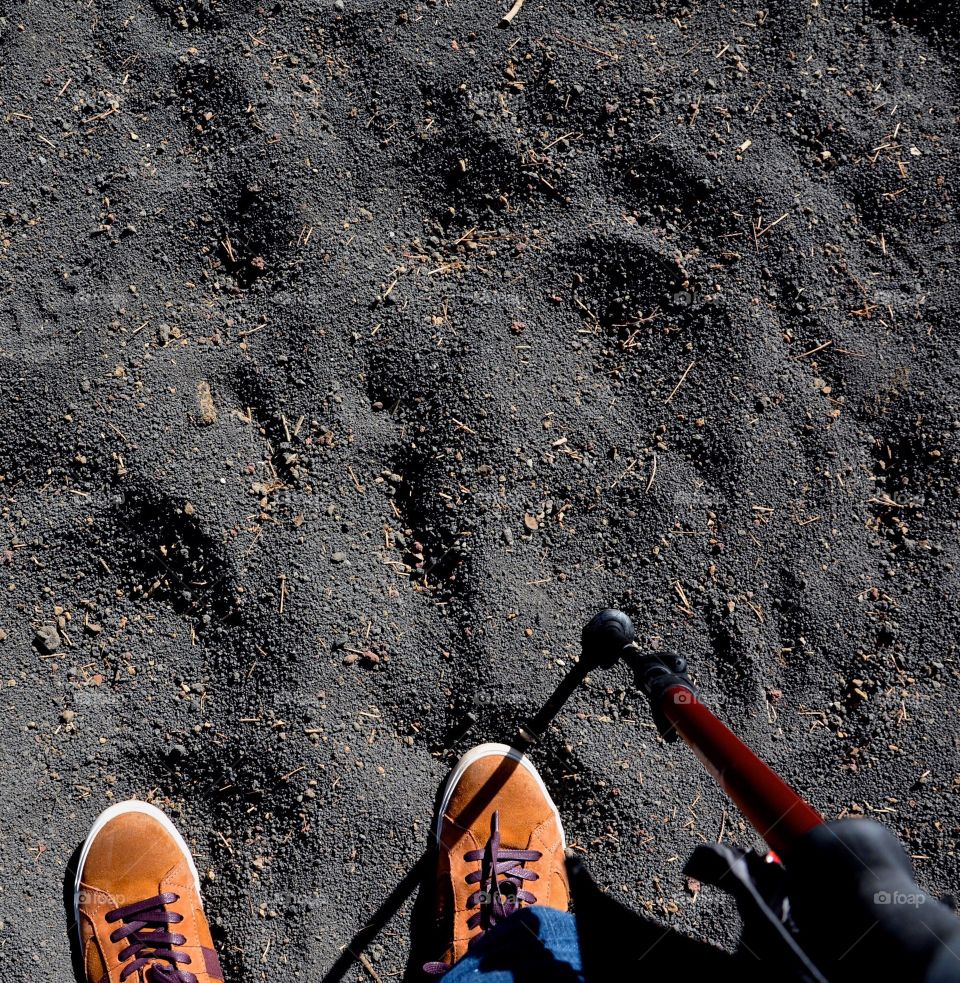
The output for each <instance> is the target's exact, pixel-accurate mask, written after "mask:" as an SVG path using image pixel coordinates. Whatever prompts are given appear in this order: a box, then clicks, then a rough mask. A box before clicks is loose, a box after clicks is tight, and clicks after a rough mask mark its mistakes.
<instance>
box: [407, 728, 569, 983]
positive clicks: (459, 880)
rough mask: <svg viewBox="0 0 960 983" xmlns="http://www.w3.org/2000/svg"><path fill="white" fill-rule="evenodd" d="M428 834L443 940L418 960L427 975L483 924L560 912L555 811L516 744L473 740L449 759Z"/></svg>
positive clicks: (564, 899)
mask: <svg viewBox="0 0 960 983" xmlns="http://www.w3.org/2000/svg"><path fill="white" fill-rule="evenodd" d="M434 833H435V835H436V838H437V843H438V847H439V860H438V864H437V916H438V922H439V923H440V924H442V925H443V926H444V929H445V931H446V932H447V933H448V934H447V938H448V939H449V945H448V948H447V950H446V952H445V953H444V955H443V957H442V958H441V959H440V960H438V961H437V962H429V963H427V964H426V965H425V966H424V970H425V971H426V972H427V973H429V974H432V975H437V976H439V975H442V974H443V973H445V972H446V971H447V970H448V969H450V967H451V966H452V965H453V964H454V963H455V962H456V961H457V960H458V959H460V958H461V957H462V956H463V955H464V953H466V951H467V949H468V948H469V947H470V946H471V945H473V944H474V943H475V942H476V940H477V939H478V938H480V936H481V935H482V934H483V933H484V932H485V931H486V930H487V929H488V928H490V927H491V926H492V925H495V924H496V923H497V922H499V921H502V920H503V919H504V918H506V917H507V916H508V915H510V914H512V913H513V912H515V911H517V910H519V909H520V908H522V907H523V906H524V905H543V906H545V907H548V908H558V909H560V910H561V911H566V910H567V907H568V905H569V900H570V891H569V887H568V885H567V871H566V865H565V863H564V850H565V848H566V841H565V840H564V835H563V826H562V825H561V823H560V813H559V812H558V811H557V807H556V806H555V805H554V804H553V800H552V799H551V798H550V794H549V792H547V788H546V786H545V785H544V784H543V779H542V778H541V777H540V775H539V774H538V773H537V770H536V768H534V767H533V764H532V763H531V762H530V759H529V758H527V757H526V756H525V755H524V754H522V753H521V752H520V751H518V750H516V748H512V747H509V746H508V745H506V744H481V745H480V746H479V747H475V748H473V749H472V750H470V751H468V752H467V753H466V754H465V755H464V756H463V757H462V758H461V759H460V760H459V761H458V762H457V764H456V767H455V768H454V769H453V771H452V772H451V774H450V777H449V778H448V779H447V782H446V785H444V789H443V795H442V796H441V799H440V806H439V810H438V815H437V822H436V827H435V829H434Z"/></svg>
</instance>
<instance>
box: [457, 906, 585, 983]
mask: <svg viewBox="0 0 960 983" xmlns="http://www.w3.org/2000/svg"><path fill="white" fill-rule="evenodd" d="M481 980H482V981H483V983H526V981H530V983H534V981H536V983H583V980H584V976H583V963H582V960H581V957H580V943H579V940H578V938H577V923H576V919H575V918H574V917H573V915H571V914H570V913H569V912H566V911H556V910H555V909H553V908H541V907H539V906H538V907H533V908H526V909H524V910H523V911H518V912H517V913H516V914H514V915H511V916H510V917H509V918H508V919H506V921H504V922H502V923H501V924H499V925H496V926H495V927H494V928H492V929H490V931H489V932H487V933H486V934H485V935H484V937H483V938H482V939H480V940H479V941H478V942H477V943H476V944H475V945H474V946H472V947H471V948H470V950H469V951H468V952H467V954H466V955H465V956H464V957H463V958H462V959H461V960H460V961H459V962H458V963H457V964H456V965H455V966H454V967H453V969H451V970H450V972H449V973H448V974H447V975H446V976H445V977H444V983H471V981H476V983H479V981H481Z"/></svg>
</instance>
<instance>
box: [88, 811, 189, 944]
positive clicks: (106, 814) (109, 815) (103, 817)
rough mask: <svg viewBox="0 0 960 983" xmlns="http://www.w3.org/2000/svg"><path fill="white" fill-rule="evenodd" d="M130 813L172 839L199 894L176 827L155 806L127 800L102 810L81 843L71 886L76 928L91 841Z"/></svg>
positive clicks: (184, 841) (183, 844)
mask: <svg viewBox="0 0 960 983" xmlns="http://www.w3.org/2000/svg"><path fill="white" fill-rule="evenodd" d="M130 812H141V813H143V814H144V815H145V816H150V818H151V819H155V820H156V821H157V822H158V823H159V824H160V825H161V826H162V827H163V828H164V829H165V830H166V831H167V832H168V833H169V834H170V835H171V836H172V837H173V839H174V840H175V841H176V843H177V846H178V847H180V850H181V851H182V852H183V855H184V856H185V857H186V858H187V862H188V863H189V865H190V872H191V873H192V874H193V879H194V881H196V885H197V894H199V893H200V874H199V873H198V872H197V865H196V864H195V863H194V862H193V854H192V853H191V852H190V847H188V846H187V843H186V840H184V838H183V837H182V836H181V835H180V831H179V830H178V829H177V827H176V826H174V825H173V823H172V822H171V821H170V820H169V819H168V818H167V816H166V815H165V814H164V813H163V812H161V811H160V810H159V809H158V808H157V807H156V806H152V805H150V803H149V802H140V801H139V799H128V800H127V801H126V802H118V803H117V804H116V805H114V806H110V808H109V809H104V811H103V812H101V813H100V815H99V816H97V820H96V822H95V823H94V824H93V829H91V830H90V832H89V834H88V835H87V838H86V840H84V842H83V849H82V850H81V851H80V859H79V861H78V862H77V879H76V881H75V882H74V886H73V919H74V925H76V926H79V925H80V884H81V878H82V877H83V868H84V865H85V864H86V862H87V855H88V854H89V853H90V848H91V847H92V846H93V841H94V840H95V839H96V838H97V835H98V834H99V832H100V831H101V830H102V829H103V827H104V826H106V825H107V823H109V822H110V821H111V820H113V819H116V818H117V816H123V815H126V814H127V813H130Z"/></svg>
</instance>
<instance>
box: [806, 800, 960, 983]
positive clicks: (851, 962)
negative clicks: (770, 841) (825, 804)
mask: <svg viewBox="0 0 960 983" xmlns="http://www.w3.org/2000/svg"><path fill="white" fill-rule="evenodd" d="M787 875H788V887H787V891H788V894H789V897H790V907H791V912H792V915H793V919H794V922H795V924H796V926H797V929H798V930H799V938H800V943H801V945H802V946H803V949H804V951H805V952H807V953H809V955H810V956H811V957H812V958H813V960H814V961H815V962H816V964H817V966H818V967H819V968H820V970H821V971H822V972H823V973H824V974H825V975H826V976H827V977H828V978H829V979H830V980H870V981H877V983H879V981H883V980H896V981H897V983H908V981H913V980H916V981H918V983H921V981H922V983H958V981H960V919H958V918H957V917H956V915H955V914H954V913H953V912H952V911H951V910H950V909H949V908H948V907H947V906H946V905H944V904H941V903H940V902H939V901H937V900H936V899H935V898H932V897H930V895H928V894H925V893H924V892H923V891H922V890H921V889H920V888H919V887H918V886H917V884H916V882H915V881H914V879H913V868H912V866H911V864H910V859H909V858H908V857H907V855H906V853H904V851H903V847H902V846H901V845H900V842H899V840H898V839H897V838H896V837H895V836H894V835H893V833H891V832H890V831H889V830H887V829H886V828H885V827H883V826H881V825H880V824H879V823H875V822H871V821H869V820H865V819H863V820H860V819H851V820H845V821H840V822H832V823H826V824H824V825H823V826H817V827H815V828H814V829H812V830H811V831H810V832H809V833H807V834H806V836H805V837H804V838H803V840H802V841H801V842H800V843H799V844H798V845H797V847H796V848H795V849H794V850H793V851H791V853H790V863H789V865H788V868H787Z"/></svg>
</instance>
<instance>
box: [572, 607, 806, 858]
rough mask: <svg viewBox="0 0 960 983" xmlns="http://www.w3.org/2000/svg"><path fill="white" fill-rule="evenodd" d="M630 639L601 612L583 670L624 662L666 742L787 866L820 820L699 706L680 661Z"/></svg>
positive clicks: (586, 643) (618, 619)
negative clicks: (679, 744)
mask: <svg viewBox="0 0 960 983" xmlns="http://www.w3.org/2000/svg"><path fill="white" fill-rule="evenodd" d="M635 637H636V633H635V631H634V627H633V623H632V622H631V621H630V618H629V617H628V616H627V615H626V614H624V613H623V612H622V611H617V610H614V609H612V608H607V609H605V610H603V611H601V612H600V613H599V614H597V615H596V616H595V617H594V618H593V619H592V620H591V621H590V623H589V624H588V625H587V626H586V628H584V630H583V651H584V659H585V661H586V664H587V667H598V666H606V667H610V666H613V665H614V664H616V662H617V661H618V659H623V660H624V661H625V662H626V663H627V665H628V666H630V668H631V670H632V671H633V674H634V677H635V680H636V683H637V686H638V687H639V688H640V689H641V690H643V692H644V694H645V695H646V696H647V698H648V699H649V701H650V707H651V709H652V711H653V719H654V721H655V723H656V724H657V728H658V730H659V731H660V733H661V735H662V736H663V738H664V739H665V740H667V741H675V740H677V738H678V737H680V738H682V739H683V741H684V743H685V744H687V745H688V746H689V747H690V749H691V750H692V751H693V753H694V754H695V755H696V756H697V757H698V758H699V759H700V761H701V762H702V763H703V765H704V767H706V769H707V771H708V772H709V773H710V774H711V775H712V776H713V777H714V779H715V780H716V781H717V783H718V784H719V785H720V787H721V788H722V789H723V791H724V792H726V794H727V795H728V796H729V797H730V798H731V799H732V800H733V802H734V803H736V805H737V806H738V807H739V808H740V810H741V812H743V814H744V815H745V816H746V817H747V819H749V820H750V823H751V825H752V826H753V827H754V829H756V830H757V832H758V833H760V835H761V836H762V837H763V838H764V840H766V842H767V844H768V845H769V846H770V848H771V849H772V850H773V851H774V852H775V853H776V854H777V855H778V857H780V858H782V859H783V860H787V859H788V858H789V855H790V852H791V849H792V847H793V845H794V844H795V843H797V842H798V841H799V839H800V838H801V837H802V836H803V834H804V833H806V832H808V831H809V830H811V829H812V828H813V827H814V826H819V825H820V824H821V823H823V821H824V819H823V817H822V816H821V815H820V814H819V813H818V812H817V811H816V810H815V809H814V808H813V806H811V805H810V804H809V803H808V802H806V801H805V800H804V799H803V798H801V796H800V795H798V794H797V792H796V791H794V789H792V788H791V787H790V786H789V785H788V784H787V783H786V782H785V781H784V780H783V779H782V778H780V776H779V775H777V773H776V772H775V771H774V770H773V769H772V768H771V767H770V766H769V765H767V764H765V763H764V762H763V761H761V760H760V758H758V757H757V756H756V755H755V754H754V753H753V751H751V750H750V748H749V747H747V745H746V744H744V743H743V741H741V740H740V738H739V737H737V736H736V734H734V733H733V731H731V730H730V729H729V728H728V727H727V726H726V725H725V724H723V723H721V721H719V720H718V719H717V718H716V717H715V716H714V715H713V714H712V713H711V712H710V710H708V709H707V707H705V706H704V705H703V704H702V703H701V702H700V700H699V699H697V695H696V692H695V691H694V688H693V684H692V683H691V682H690V679H689V677H688V676H687V663H686V659H684V658H683V656H680V655H675V654H673V653H665V652H646V653H645V652H641V650H640V649H639V648H638V646H637V645H636V643H635ZM582 675H583V673H581V678H582Z"/></svg>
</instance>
